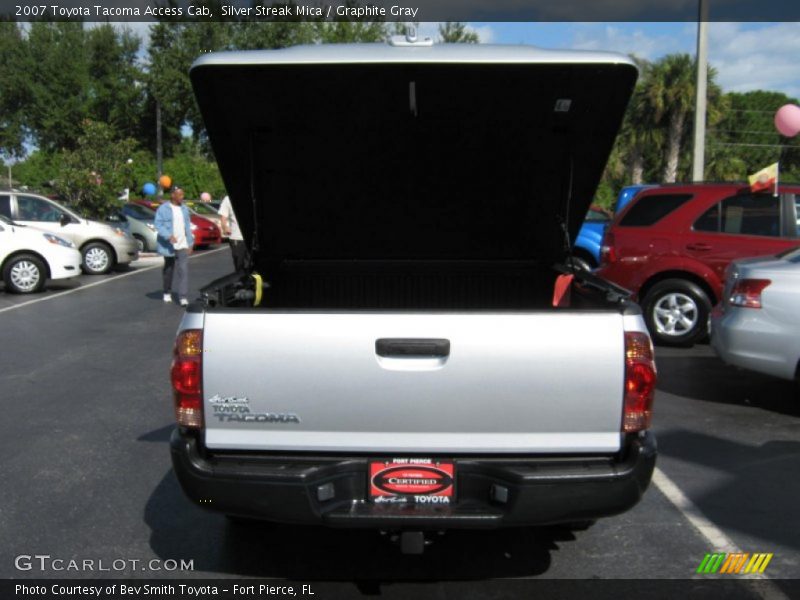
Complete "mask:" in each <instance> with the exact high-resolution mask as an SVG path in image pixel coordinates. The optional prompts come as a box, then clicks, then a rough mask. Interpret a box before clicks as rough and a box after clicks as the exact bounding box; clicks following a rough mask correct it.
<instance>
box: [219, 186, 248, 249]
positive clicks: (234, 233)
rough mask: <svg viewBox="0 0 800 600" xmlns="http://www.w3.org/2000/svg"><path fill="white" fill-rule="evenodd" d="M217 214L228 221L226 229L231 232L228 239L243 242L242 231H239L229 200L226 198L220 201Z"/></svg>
mask: <svg viewBox="0 0 800 600" xmlns="http://www.w3.org/2000/svg"><path fill="white" fill-rule="evenodd" d="M217 214H218V215H220V216H222V217H225V218H226V219H228V229H230V230H231V235H230V239H232V240H238V241H242V240H244V238H243V237H242V230H241V229H239V222H238V221H237V220H236V215H235V214H233V206H232V205H231V199H230V198H229V197H228V196H225V197H224V198H223V199H222V203H221V204H220V205H219V210H218V211H217Z"/></svg>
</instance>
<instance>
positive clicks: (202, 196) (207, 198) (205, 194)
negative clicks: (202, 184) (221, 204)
mask: <svg viewBox="0 0 800 600" xmlns="http://www.w3.org/2000/svg"><path fill="white" fill-rule="evenodd" d="M200 200H202V201H203V202H211V194H209V193H208V192H203V193H202V194H200Z"/></svg>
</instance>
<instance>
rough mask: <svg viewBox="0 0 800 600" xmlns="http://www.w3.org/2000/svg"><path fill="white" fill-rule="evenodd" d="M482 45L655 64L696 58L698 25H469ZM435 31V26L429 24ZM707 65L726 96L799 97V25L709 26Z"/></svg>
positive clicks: (749, 24) (794, 23) (724, 24)
mask: <svg viewBox="0 0 800 600" xmlns="http://www.w3.org/2000/svg"><path fill="white" fill-rule="evenodd" d="M470 26H471V28H472V29H473V30H475V31H476V32H477V33H478V34H479V35H480V38H481V41H482V42H486V43H497V44H519V43H521V44H532V45H534V46H541V47H543V48H573V49H586V50H614V51H617V52H624V53H626V54H635V55H637V56H639V57H640V58H645V59H648V60H657V59H658V58H660V57H662V56H664V55H666V54H671V53H675V52H686V53H689V54H694V53H695V51H696V47H697V24H696V23H470ZM429 28H430V29H432V31H433V32H434V33H435V25H434V26H429ZM708 62H709V64H711V66H712V67H713V68H715V69H716V70H717V82H718V83H719V84H720V85H721V86H722V89H723V90H724V91H726V92H746V91H749V90H755V89H763V90H770V91H779V92H784V93H785V94H787V95H789V96H791V97H792V98H800V23H796V22H787V23H709V25H708Z"/></svg>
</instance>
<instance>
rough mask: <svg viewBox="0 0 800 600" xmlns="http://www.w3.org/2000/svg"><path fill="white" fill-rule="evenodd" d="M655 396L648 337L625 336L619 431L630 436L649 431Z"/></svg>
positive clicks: (631, 334) (638, 332)
mask: <svg viewBox="0 0 800 600" xmlns="http://www.w3.org/2000/svg"><path fill="white" fill-rule="evenodd" d="M655 393H656V363H655V360H654V359H653V343H652V342H651V341H650V336H649V335H647V334H646V333H642V332H640V331H626V332H625V409H624V413H623V415H622V431H624V432H625V433H633V432H636V431H642V430H643V429H648V428H649V427H650V419H651V417H652V414H653V397H654V396H655Z"/></svg>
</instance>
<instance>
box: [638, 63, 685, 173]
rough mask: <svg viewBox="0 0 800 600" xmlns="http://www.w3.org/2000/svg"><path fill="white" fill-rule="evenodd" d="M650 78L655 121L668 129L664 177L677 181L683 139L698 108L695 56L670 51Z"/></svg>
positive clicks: (647, 93)
mask: <svg viewBox="0 0 800 600" xmlns="http://www.w3.org/2000/svg"><path fill="white" fill-rule="evenodd" d="M648 79H649V81H648V82H647V88H646V91H645V101H646V103H647V105H648V106H649V109H650V110H651V111H652V117H653V124H654V125H656V126H660V127H664V128H665V133H666V139H665V148H664V159H665V160H664V170H663V175H662V179H663V181H665V182H668V183H669V182H674V181H675V180H676V178H677V176H678V164H679V161H680V155H681V142H682V139H683V137H684V134H685V133H686V129H687V124H688V123H689V116H690V115H691V113H692V111H693V110H694V98H695V60H694V59H693V58H692V57H691V56H689V55H688V54H668V55H667V56H665V57H663V58H662V59H661V60H659V61H658V62H656V63H655V64H653V65H652V68H651V69H650V73H649V77H648Z"/></svg>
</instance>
